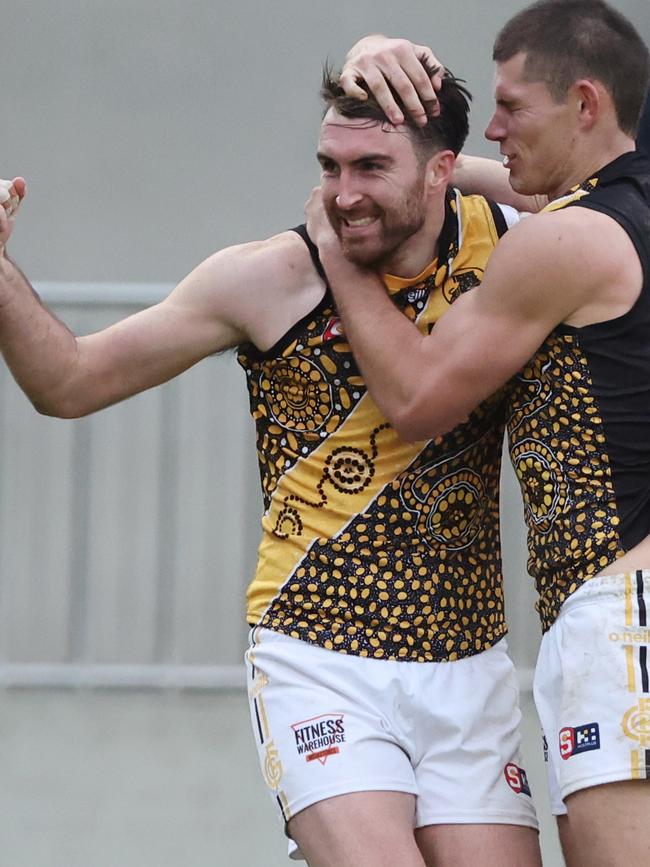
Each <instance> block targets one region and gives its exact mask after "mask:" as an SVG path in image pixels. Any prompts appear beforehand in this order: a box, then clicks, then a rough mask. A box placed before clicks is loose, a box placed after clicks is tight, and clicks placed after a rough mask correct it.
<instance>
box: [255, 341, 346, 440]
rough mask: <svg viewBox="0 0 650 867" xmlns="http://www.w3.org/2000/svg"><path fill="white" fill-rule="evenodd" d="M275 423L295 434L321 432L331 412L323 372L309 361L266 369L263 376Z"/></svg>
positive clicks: (292, 360) (286, 361) (288, 360)
mask: <svg viewBox="0 0 650 867" xmlns="http://www.w3.org/2000/svg"><path fill="white" fill-rule="evenodd" d="M262 382H263V388H264V390H265V391H266V394H267V400H268V407H269V410H270V412H271V414H272V415H273V418H274V419H275V421H276V422H277V423H278V424H279V425H281V426H282V427H283V428H286V429H288V430H293V431H318V430H320V429H321V428H322V427H323V425H324V424H325V423H326V422H327V420H328V418H329V416H330V414H331V412H332V395H331V391H330V387H329V385H328V383H327V382H326V381H325V377H324V375H323V372H322V371H321V370H320V368H319V367H317V366H316V365H315V364H314V363H313V362H311V361H309V360H308V359H306V358H296V357H293V358H286V359H282V360H280V361H277V360H276V361H274V362H273V364H272V365H268V366H266V369H265V370H264V373H263V376H262Z"/></svg>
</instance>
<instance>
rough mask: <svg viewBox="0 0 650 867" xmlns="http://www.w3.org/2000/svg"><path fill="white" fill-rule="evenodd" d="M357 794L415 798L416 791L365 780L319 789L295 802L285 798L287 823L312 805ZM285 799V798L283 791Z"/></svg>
mask: <svg viewBox="0 0 650 867" xmlns="http://www.w3.org/2000/svg"><path fill="white" fill-rule="evenodd" d="M358 792H400V793H402V794H405V795H413V796H414V797H417V794H418V793H417V790H416V789H414V788H413V787H411V788H409V787H408V786H407V785H406V784H405V783H394V782H392V783H389V782H381V783H376V784H374V783H368V781H367V780H364V781H363V782H359V783H346V784H345V785H341V786H336V787H335V788H329V789H320V790H318V791H313V792H310V793H309V794H307V795H303V796H302V797H301V798H299V799H298V800H296V801H290V800H289V799H288V798H287V808H288V812H289V814H290V818H289V820H288V821H289V822H290V821H291V819H293V817H294V816H297V815H298V813H301V812H302V811H303V810H306V809H307V807H313V805H314V804H319V803H320V802H321V801H327V800H329V799H330V798H339V797H340V796H341V795H352V794H355V793H358ZM284 795H285V798H286V796H287V793H286V790H284Z"/></svg>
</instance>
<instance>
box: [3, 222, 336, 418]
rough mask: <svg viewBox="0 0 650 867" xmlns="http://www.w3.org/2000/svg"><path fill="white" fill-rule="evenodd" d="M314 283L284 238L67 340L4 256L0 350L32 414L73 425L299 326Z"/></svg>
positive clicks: (196, 274) (299, 253) (298, 245)
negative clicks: (239, 347) (218, 355)
mask: <svg viewBox="0 0 650 867" xmlns="http://www.w3.org/2000/svg"><path fill="white" fill-rule="evenodd" d="M319 283H320V281H319V280H318V278H317V276H316V275H315V271H314V270H313V267H312V266H311V262H310V261H309V256H308V254H307V251H306V248H305V246H304V244H303V243H302V241H301V240H300V239H299V238H298V237H297V236H296V235H295V234H294V233H284V234H283V235H278V236H275V237H274V238H271V239H269V240H267V241H262V242H253V243H250V244H243V245H241V246H238V247H231V248H228V249H225V250H222V251H220V252H219V253H215V254H214V255H213V256H211V257H210V258H209V259H207V260H206V261H205V262H203V263H202V264H201V265H199V266H198V267H197V268H196V269H195V270H194V271H192V272H191V273H190V274H189V275H188V276H187V277H186V278H185V279H184V280H183V281H182V282H181V283H180V284H179V285H178V286H177V287H176V288H175V289H174V290H173V292H172V293H171V294H170V295H169V296H168V297H167V298H166V299H165V300H164V301H162V302H161V303H159V304H156V305H154V306H153V307H150V308H148V309H146V310H143V311H141V312H139V313H136V314H134V315H133V316H129V317H128V318H126V319H124V320H122V321H120V322H117V323H116V324H114V325H111V326H110V327H108V328H106V329H104V330H102V331H99V332H97V333H95V334H90V335H87V336H84V337H75V335H74V334H73V333H72V332H71V331H70V330H69V329H68V328H67V327H66V326H65V325H64V324H63V323H62V322H60V321H59V320H58V319H56V318H55V317H54V316H53V315H52V314H51V313H50V312H49V311H48V310H47V308H45V307H44V306H43V305H42V304H41V302H40V299H39V298H38V296H37V295H36V293H35V292H34V291H33V289H32V288H31V286H30V284H29V282H28V280H27V279H26V277H25V276H24V275H23V274H22V273H21V272H20V270H19V269H18V268H17V267H16V266H15V265H14V264H13V263H12V262H11V261H10V260H9V259H8V258H6V257H3V258H2V259H0V348H1V349H2V353H3V355H4V357H5V360H6V362H7V364H8V366H9V367H10V369H11V371H12V373H13V375H14V377H15V379H16V381H17V382H18V384H19V385H20V387H21V388H22V389H23V391H25V393H26V394H27V396H28V397H29V398H30V400H31V401H32V402H33V404H34V405H35V407H36V408H37V409H38V410H39V411H40V412H42V413H44V414H47V415H55V416H60V417H78V416H81V415H86V414H88V413H91V412H94V411H95V410H98V409H101V408H102V407H105V406H108V405H110V404H113V403H116V402H117V401H120V400H123V399H124V398H127V397H129V396H131V395H133V394H136V393H138V392H141V391H144V390H145V389H148V388H151V387H153V386H155V385H158V384H160V383H162V382H165V381H167V380H169V379H171V378H172V377H174V376H176V375H178V374H179V373H181V372H182V371H184V370H186V369H187V368H189V367H190V366H191V365H193V364H195V363H196V362H197V361H199V360H200V359H202V358H204V357H206V356H207V355H210V354H212V353H215V352H219V351H221V350H223V349H226V348H228V347H231V346H234V345H236V344H238V343H240V342H243V341H246V340H251V341H252V342H254V343H256V344H257V345H258V346H260V347H261V348H267V347H268V346H270V345H271V344H272V343H273V342H274V341H275V340H277V339H278V337H279V336H280V335H281V334H282V333H284V331H285V330H286V328H287V327H289V325H291V324H292V321H293V320H292V317H293V316H296V317H297V318H299V317H300V315H301V313H300V309H301V308H300V305H301V304H303V305H304V304H305V303H307V304H308V303H311V295H313V294H314V293H318V291H319ZM305 312H306V311H305Z"/></svg>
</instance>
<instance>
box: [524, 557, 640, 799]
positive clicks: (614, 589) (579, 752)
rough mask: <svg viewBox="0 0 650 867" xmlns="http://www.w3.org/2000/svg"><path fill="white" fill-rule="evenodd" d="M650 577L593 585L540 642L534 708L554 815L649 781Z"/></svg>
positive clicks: (607, 579)
mask: <svg viewBox="0 0 650 867" xmlns="http://www.w3.org/2000/svg"><path fill="white" fill-rule="evenodd" d="M649 614H650V570H646V571H639V572H633V573H630V574H624V575H607V576H600V577H596V578H591V579H590V580H589V581H587V582H586V583H585V584H583V585H582V587H580V588H579V590H577V591H576V592H575V593H574V594H573V595H572V596H570V597H569V598H568V599H567V600H566V602H565V603H564V604H563V605H562V608H561V609H560V614H559V617H558V619H557V620H556V621H555V623H554V624H553V625H552V626H551V628H550V629H549V630H548V632H547V633H546V634H545V635H544V636H543V638H542V643H541V646H540V652H539V658H538V661H537V668H536V671H535V687H534V691H535V703H536V705H537V712H538V714H539V717H540V720H541V723H542V729H543V731H544V740H545V752H546V758H547V769H548V775H549V788H550V795H551V809H552V811H553V813H554V814H555V815H563V814H565V813H566V812H567V809H566V806H565V804H564V799H565V798H566V797H567V796H568V795H570V794H571V793H572V792H576V791H578V790H579V789H585V788H588V787H590V786H597V785H601V784H603V783H611V782H616V781H619V780H633V779H648V777H650V689H649V676H648V671H649V670H648V646H649V645H650V628H649V626H648V620H647V617H648V615H649Z"/></svg>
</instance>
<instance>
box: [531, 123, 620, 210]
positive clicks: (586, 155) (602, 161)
mask: <svg viewBox="0 0 650 867" xmlns="http://www.w3.org/2000/svg"><path fill="white" fill-rule="evenodd" d="M635 148H636V145H635V142H634V139H633V138H630V136H628V135H625V134H624V133H622V132H621V131H620V130H618V131H617V133H616V134H613V135H611V136H608V137H607V138H605V139H601V140H600V141H599V142H598V143H597V144H596V146H591V147H589V146H587V147H583V148H582V150H578V151H577V152H576V158H575V159H574V160H572V164H571V165H570V166H567V171H566V172H565V173H563V176H562V177H561V179H560V180H558V181H557V182H556V183H555V185H554V187H553V189H549V190H548V191H547V195H548V197H549V199H551V200H552V199H556V198H557V197H558V196H562V195H564V194H565V193H567V192H568V191H569V190H571V189H572V188H573V187H576V186H578V185H579V184H582V183H584V182H585V181H588V180H589V179H590V178H594V177H597V175H598V173H599V172H600V170H601V169H603V168H604V167H605V166H607V165H609V163H611V162H613V161H614V160H615V159H617V158H618V157H620V156H622V155H623V154H625V153H629V152H630V151H633V150H635Z"/></svg>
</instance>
